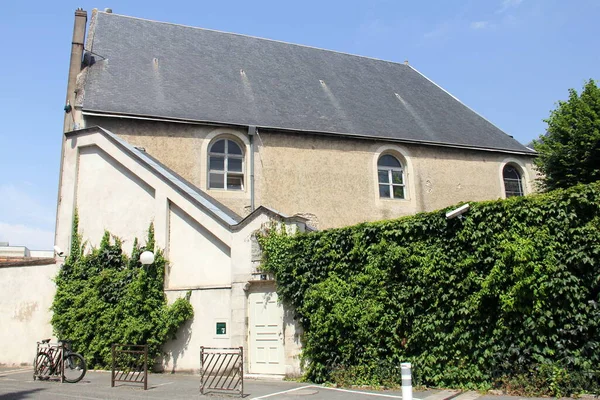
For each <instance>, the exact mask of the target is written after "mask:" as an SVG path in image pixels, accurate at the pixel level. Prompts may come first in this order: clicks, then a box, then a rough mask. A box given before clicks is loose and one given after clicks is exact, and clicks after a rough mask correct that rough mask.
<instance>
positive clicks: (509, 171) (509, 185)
mask: <svg viewBox="0 0 600 400" xmlns="http://www.w3.org/2000/svg"><path fill="white" fill-rule="evenodd" d="M502 177H503V179H504V194H505V195H506V197H507V198H508V197H513V196H523V182H522V180H521V174H520V173H519V171H518V170H517V168H515V167H514V166H512V165H509V164H507V165H505V166H504V168H503V169H502Z"/></svg>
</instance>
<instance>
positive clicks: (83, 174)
mask: <svg viewBox="0 0 600 400" xmlns="http://www.w3.org/2000/svg"><path fill="white" fill-rule="evenodd" d="M154 195H155V190H154V188H152V187H150V186H149V185H148V184H146V183H145V182H143V181H142V180H141V179H139V178H138V177H137V176H136V175H134V174H133V173H132V172H131V171H129V170H128V169H127V168H125V167H124V166H123V165H121V164H120V163H118V162H117V161H116V160H115V159H114V158H112V157H111V156H109V155H108V154H106V152H104V151H103V150H101V149H100V148H99V147H97V146H89V147H85V148H82V149H81V150H80V151H79V173H78V179H77V209H78V212H79V227H80V229H79V232H80V233H81V234H82V235H83V237H84V240H87V241H88V242H89V244H90V245H92V246H95V247H97V246H99V245H100V240H101V239H102V235H103V234H104V231H105V230H107V231H109V232H110V233H112V234H114V235H117V236H118V237H119V238H121V240H123V249H124V250H125V251H126V252H128V253H129V252H131V248H132V245H133V240H134V239H135V238H136V237H137V238H138V240H140V241H141V242H142V243H143V241H144V240H145V238H146V236H147V232H148V227H149V225H150V223H151V222H152V221H153V220H154V208H155V204H154V202H155V197H154ZM132 210H135V212H132Z"/></svg>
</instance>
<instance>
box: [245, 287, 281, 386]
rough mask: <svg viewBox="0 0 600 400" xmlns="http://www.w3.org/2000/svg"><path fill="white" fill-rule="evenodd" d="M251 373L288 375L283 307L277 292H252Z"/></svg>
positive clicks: (250, 307)
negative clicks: (285, 360) (285, 358)
mask: <svg viewBox="0 0 600 400" xmlns="http://www.w3.org/2000/svg"><path fill="white" fill-rule="evenodd" d="M248 300H249V308H248V310H249V320H248V328H249V329H250V373H253V374H285V363H284V352H283V307H282V306H281V305H280V304H278V303H277V293H275V292H267V293H264V292H263V293H250V295H249V296H248Z"/></svg>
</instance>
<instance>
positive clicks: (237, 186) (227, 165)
mask: <svg viewBox="0 0 600 400" xmlns="http://www.w3.org/2000/svg"><path fill="white" fill-rule="evenodd" d="M208 188H209V189H224V190H244V153H243V151H242V147H241V146H240V145H239V144H237V143H236V142H235V141H233V140H231V139H218V140H216V141H215V142H213V143H212V144H211V145H210V147H209V148H208Z"/></svg>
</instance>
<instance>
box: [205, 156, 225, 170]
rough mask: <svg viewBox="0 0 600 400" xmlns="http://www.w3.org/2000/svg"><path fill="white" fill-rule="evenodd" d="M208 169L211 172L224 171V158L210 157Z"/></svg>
mask: <svg viewBox="0 0 600 400" xmlns="http://www.w3.org/2000/svg"><path fill="white" fill-rule="evenodd" d="M208 169H210V170H211V171H225V158H224V157H218V156H217V157H215V156H210V164H209V166H208Z"/></svg>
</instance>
